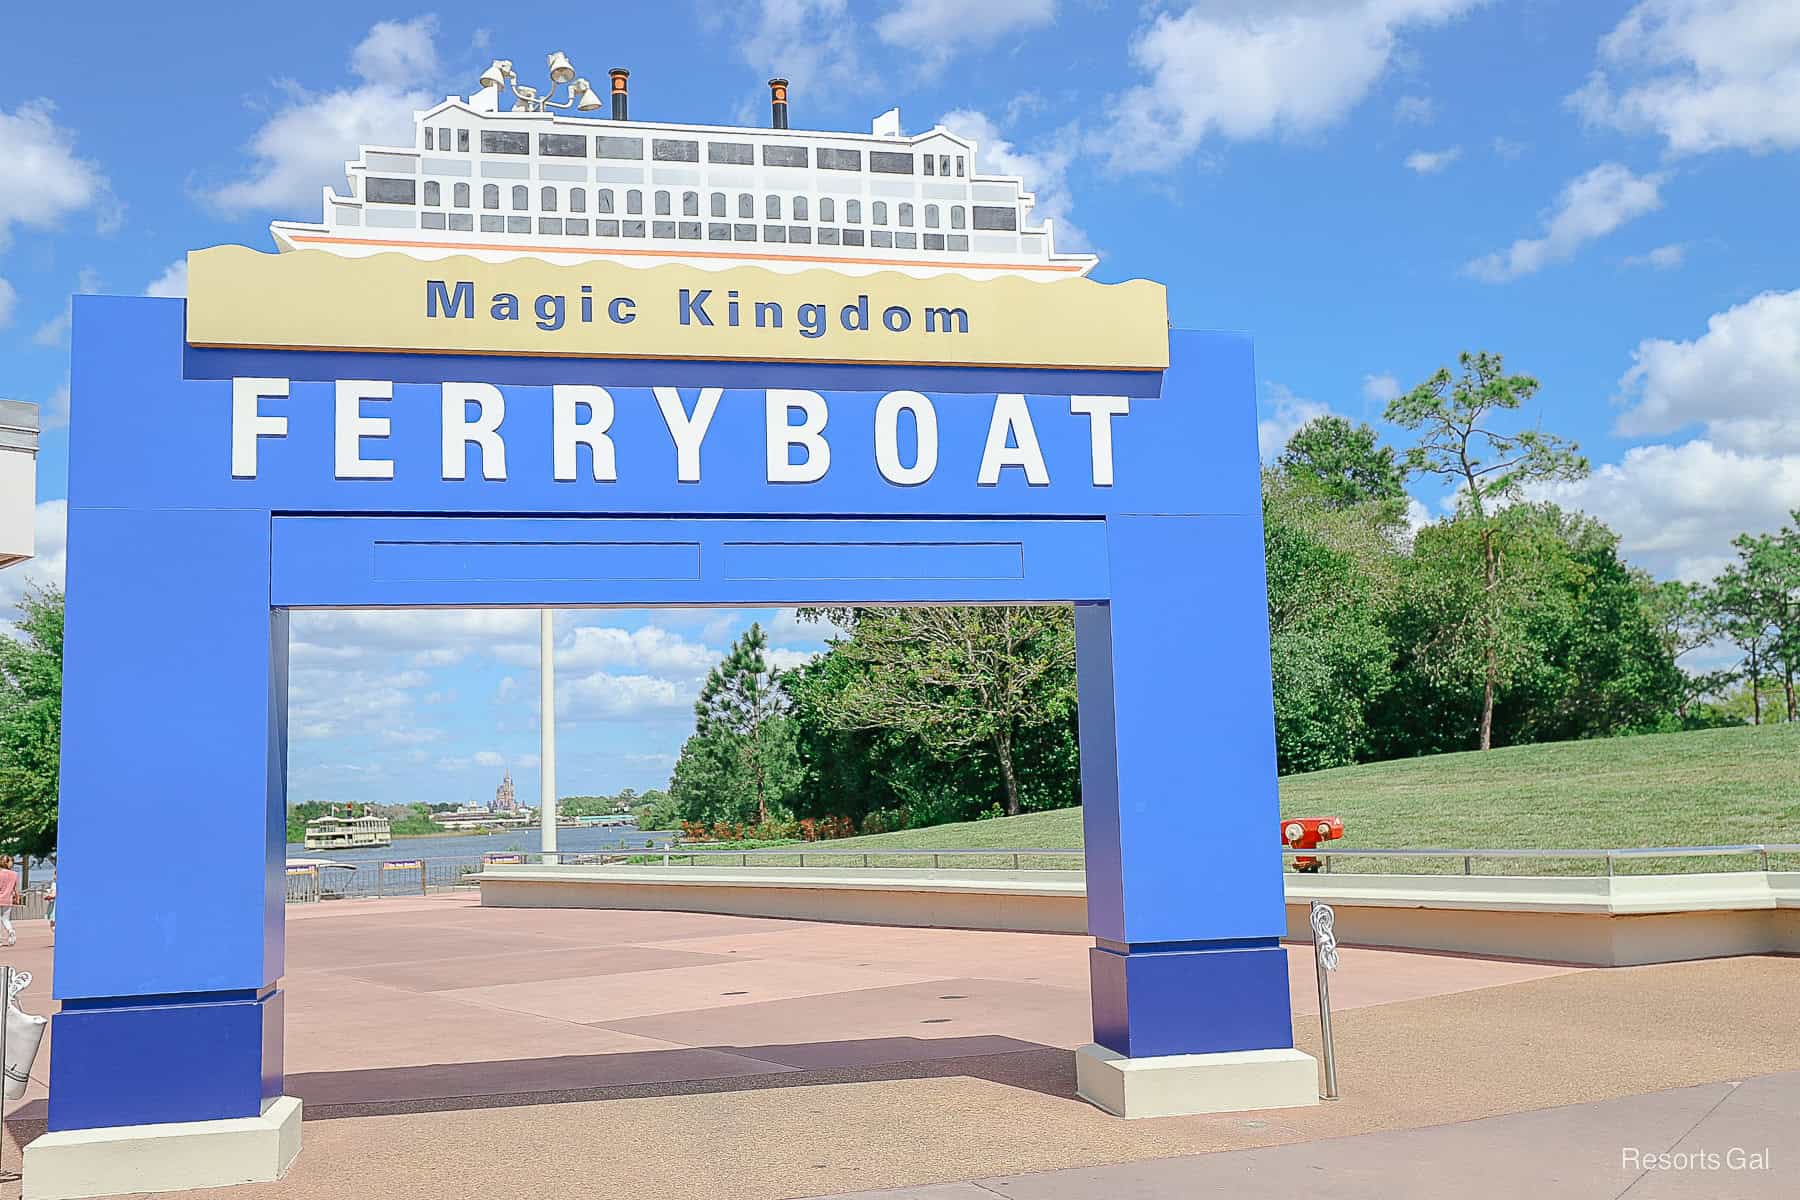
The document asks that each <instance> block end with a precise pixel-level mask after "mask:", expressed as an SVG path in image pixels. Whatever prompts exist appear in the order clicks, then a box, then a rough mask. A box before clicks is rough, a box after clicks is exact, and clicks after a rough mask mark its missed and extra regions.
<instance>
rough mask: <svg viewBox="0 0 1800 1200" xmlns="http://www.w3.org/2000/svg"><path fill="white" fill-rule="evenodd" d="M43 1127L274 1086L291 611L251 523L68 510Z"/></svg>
mask: <svg viewBox="0 0 1800 1200" xmlns="http://www.w3.org/2000/svg"><path fill="white" fill-rule="evenodd" d="M68 556H69V557H68V609H67V629H66V641H65V651H64V661H65V672H64V674H65V680H66V683H65V687H64V694H63V743H62V804H61V838H60V854H59V861H58V876H59V880H58V884H59V887H58V904H59V906H60V913H59V916H60V923H59V926H58V929H57V944H56V995H57V998H58V999H59V1000H61V1001H62V1011H61V1012H60V1013H59V1014H58V1015H57V1016H56V1017H55V1039H54V1040H55V1052H54V1054H53V1055H52V1057H51V1073H50V1080H51V1082H50V1128H51V1129H52V1130H66V1129H87V1128H97V1127H104V1126H116V1125H134V1124H145V1123H155V1122H166V1121H203V1120H214V1119H219V1118H226V1117H244V1116H255V1115H257V1114H258V1113H260V1112H261V1111H262V1106H263V1104H264V1102H265V1101H267V1100H270V1099H272V1098H274V1097H275V1096H277V1095H279V1094H280V1092H281V1085H282V1070H281V1062H282V1056H281V992H280V990H279V989H278V987H277V986H276V985H277V982H278V981H279V979H280V977H281V972H282V957H283V941H282V930H283V912H282V907H283V899H284V896H283V893H284V886H285V879H284V859H285V843H286V815H285V808H286V795H285V791H286V783H285V780H286V774H287V771H286V763H285V761H284V760H285V750H286V738H285V736H284V735H283V733H282V729H283V727H284V726H285V723H286V711H285V709H286V703H287V620H286V614H285V613H271V611H270V609H269V517H268V514H267V513H266V512H261V513H259V512H251V511H243V510H233V509H212V510H202V509H180V510H169V509H164V510H149V511H125V510H120V509H113V508H85V507H84V508H73V509H71V511H70V513H69V551H68Z"/></svg>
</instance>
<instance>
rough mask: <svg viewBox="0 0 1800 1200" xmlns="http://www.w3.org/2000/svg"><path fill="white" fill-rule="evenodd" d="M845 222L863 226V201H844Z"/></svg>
mask: <svg viewBox="0 0 1800 1200" xmlns="http://www.w3.org/2000/svg"><path fill="white" fill-rule="evenodd" d="M844 221H845V222H846V223H847V224H850V225H861V224H862V201H861V200H846V201H844Z"/></svg>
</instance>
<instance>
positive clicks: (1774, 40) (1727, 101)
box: [1569, 0, 1800, 154]
mask: <svg viewBox="0 0 1800 1200" xmlns="http://www.w3.org/2000/svg"><path fill="white" fill-rule="evenodd" d="M1600 59H1601V61H1602V63H1603V64H1604V65H1603V66H1602V67H1601V68H1599V69H1597V70H1596V71H1595V72H1594V73H1593V75H1592V76H1590V77H1589V79H1588V81H1587V83H1586V84H1585V85H1584V86H1583V87H1582V88H1581V89H1580V90H1579V91H1577V92H1576V93H1575V94H1574V95H1572V96H1570V97H1569V103H1570V104H1571V105H1572V106H1573V107H1574V108H1575V109H1576V111H1578V112H1579V113H1581V114H1582V116H1583V117H1584V118H1586V119H1587V120H1588V121H1589V122H1591V123H1593V124H1596V125H1603V126H1607V127H1610V128H1614V129H1621V130H1625V131H1627V132H1650V133H1654V134H1657V135H1658V136H1660V137H1662V138H1663V139H1664V140H1665V141H1666V142H1667V144H1668V148H1669V150H1670V151H1671V152H1673V153H1676V154H1698V153H1704V152H1706V151H1709V150H1722V149H1738V150H1751V151H1756V152H1765V151H1770V150H1791V149H1794V148H1795V147H1800V5H1797V4H1795V3H1794V0H1645V2H1644V3H1641V4H1639V5H1637V7H1635V8H1633V9H1632V10H1631V11H1630V12H1628V13H1626V14H1625V18H1624V20H1622V21H1620V22H1619V24H1618V25H1617V26H1616V27H1615V28H1614V29H1613V30H1612V32H1610V33H1608V34H1607V35H1606V36H1605V37H1603V38H1601V39H1600Z"/></svg>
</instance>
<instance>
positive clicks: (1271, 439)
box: [1256, 383, 1331, 462]
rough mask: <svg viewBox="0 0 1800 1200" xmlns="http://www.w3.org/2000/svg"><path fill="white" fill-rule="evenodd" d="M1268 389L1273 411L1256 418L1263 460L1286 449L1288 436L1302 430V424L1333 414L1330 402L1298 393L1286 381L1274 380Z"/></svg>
mask: <svg viewBox="0 0 1800 1200" xmlns="http://www.w3.org/2000/svg"><path fill="white" fill-rule="evenodd" d="M1268 391H1269V407H1270V413H1269V415H1268V416H1266V417H1263V418H1260V419H1259V420H1258V421H1257V422H1256V448H1257V451H1258V452H1259V453H1260V454H1261V455H1262V458H1263V461H1264V462H1268V461H1269V460H1271V459H1273V458H1274V457H1275V456H1276V455H1277V454H1280V453H1281V452H1282V450H1284V449H1286V447H1287V444H1288V439H1289V438H1291V437H1293V436H1294V435H1295V434H1296V433H1299V432H1300V428H1301V426H1303V425H1305V424H1306V423H1307V422H1308V421H1312V420H1315V419H1317V418H1319V417H1324V416H1329V415H1330V414H1331V407H1330V405H1326V404H1320V403H1319V402H1318V401H1316V400H1308V399H1306V398H1305V397H1303V396H1296V395H1294V393H1293V390H1292V389H1290V388H1288V387H1287V386H1286V385H1284V384H1279V383H1271V384H1269V387H1268Z"/></svg>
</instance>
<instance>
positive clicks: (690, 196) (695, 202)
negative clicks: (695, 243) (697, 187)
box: [681, 192, 700, 236]
mask: <svg viewBox="0 0 1800 1200" xmlns="http://www.w3.org/2000/svg"><path fill="white" fill-rule="evenodd" d="M681 215H682V216H684V217H697V216H699V215H700V193H699V192H683V193H681ZM684 236H685V235H684ZM696 236H698V235H696Z"/></svg>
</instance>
